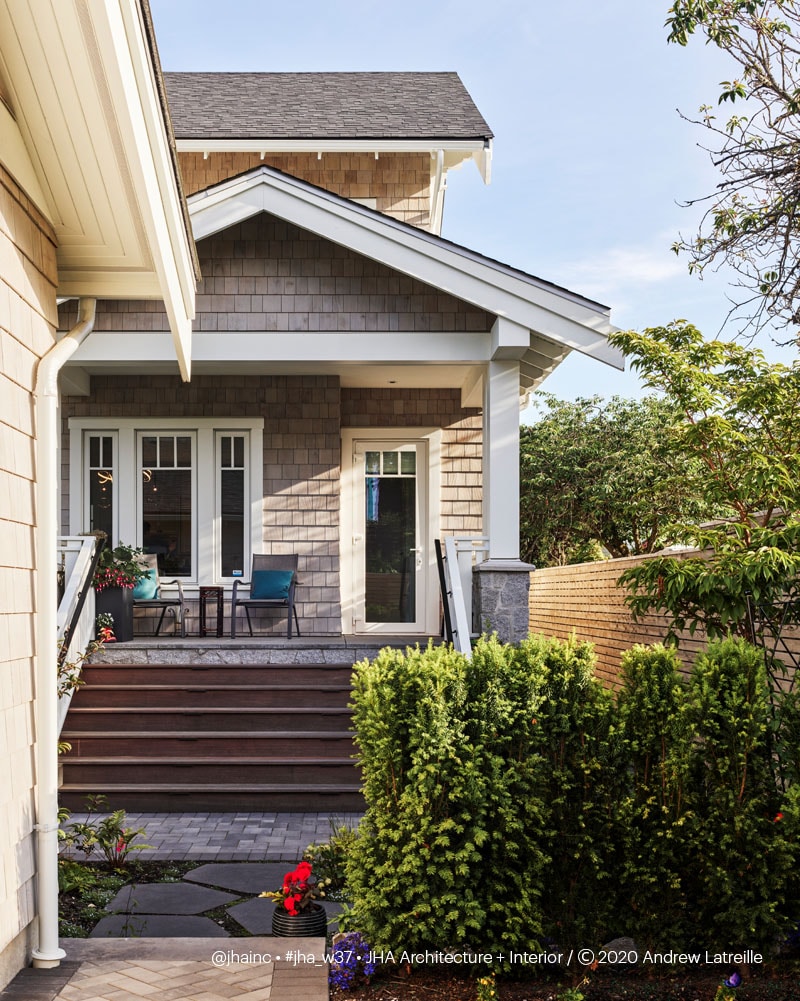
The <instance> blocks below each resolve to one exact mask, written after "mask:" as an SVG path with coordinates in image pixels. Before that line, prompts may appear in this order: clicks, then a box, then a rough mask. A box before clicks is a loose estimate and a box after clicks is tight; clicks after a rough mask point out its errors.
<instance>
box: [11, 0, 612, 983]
mask: <svg viewBox="0 0 800 1001" xmlns="http://www.w3.org/2000/svg"><path fill="white" fill-rule="evenodd" d="M44 68H46V69H47V72H46V73H45V72H43V70H44ZM70 109H73V110H72V111H70ZM74 109H80V114H76V113H75V110H74ZM170 119H171V120H170ZM491 154H492V134H491V131H490V129H489V128H488V126H487V125H486V123H485V121H484V120H483V118H482V116H481V115H480V113H479V112H478V110H477V108H476V107H475V105H474V103H473V102H472V100H471V98H470V97H469V95H468V94H467V92H466V91H465V89H464V87H463V85H462V84H461V82H460V80H459V79H458V77H457V76H456V75H455V74H451V73H442V74H438V73H433V74H419V73H411V74H388V73H387V74H383V73H381V74H357V73H356V74H162V73H161V71H160V67H159V64H158V57H157V53H156V47H155V39H154V37H153V31H152V25H151V22H150V17H149V11H148V8H147V3H146V0H117V2H115V3H113V4H112V3H110V2H109V3H97V4H95V3H92V4H87V3H85V2H84V0H45V2H43V3H41V4H37V6H36V20H35V24H34V20H33V13H32V9H31V7H30V6H29V5H28V4H27V3H25V2H23V0H0V199H1V201H0V248H1V252H0V349H1V350H2V372H0V378H1V379H2V388H1V389H0V407H2V412H1V413H0V484H2V494H0V496H2V498H3V504H2V509H0V535H1V536H2V539H3V541H4V543H5V544H4V545H3V547H2V553H0V564H1V565H0V574H2V579H3V585H4V586H3V589H2V591H3V595H4V597H3V599H2V600H3V605H2V606H0V637H2V642H0V714H1V715H0V723H1V724H2V726H0V815H1V816H2V817H3V818H4V824H3V825H0V877H2V878H0V985H2V984H3V983H5V982H6V981H7V980H8V979H10V977H11V976H12V975H13V973H14V972H15V971H16V970H17V969H18V968H19V967H20V966H21V965H23V964H24V963H25V962H27V961H28V959H29V958H30V956H31V955H33V957H34V961H35V962H36V963H38V964H39V965H43V966H46V965H53V964H56V963H58V962H59V959H60V956H61V953H60V950H59V948H58V943H57V926H56V925H55V917H54V911H53V902H54V899H55V890H54V879H55V861H56V823H55V808H56V798H57V774H56V772H57V769H56V754H55V723H54V703H55V687H54V686H55V650H54V648H53V647H54V645H53V643H52V638H53V637H54V635H55V588H54V586H53V584H54V581H53V574H52V569H53V567H54V564H55V539H56V536H57V534H58V533H69V534H73V533H84V532H88V531H92V530H96V529H103V530H104V531H106V532H107V533H108V534H109V535H110V537H111V538H112V540H113V541H123V542H127V543H131V544H136V545H142V546H144V547H145V548H146V549H148V550H149V551H151V552H154V553H157V554H158V556H159V562H160V565H161V567H162V570H163V571H164V574H163V575H164V576H165V577H167V578H170V577H176V578H180V579H181V580H182V583H183V586H184V589H185V591H186V592H187V594H188V596H189V598H190V601H196V598H197V594H198V590H199V587H200V586H201V585H205V584H215V585H221V586H223V587H224V588H225V589H226V590H228V591H229V590H230V588H231V587H232V584H233V582H234V581H236V580H237V579H242V578H244V579H245V580H246V579H247V577H248V575H249V567H250V560H251V557H252V555H253V554H254V553H261V552H266V553H270V552H271V553H286V552H291V553H297V554H298V556H299V574H300V580H301V587H300V589H299V591H298V596H297V597H298V611H299V613H300V624H301V628H302V629H303V633H304V635H306V636H314V635H330V634H340V633H344V634H370V635H376V636H380V635H382V634H386V635H391V636H397V635H399V634H403V635H407V636H409V637H413V636H422V635H428V634H434V635H435V634H437V633H438V631H439V616H440V603H439V593H438V586H437V577H436V564H435V557H434V546H433V544H434V540H436V539H438V538H441V537H442V536H444V535H448V534H455V535H480V536H485V537H487V538H488V559H487V560H486V561H485V563H483V564H482V565H481V573H480V574H478V575H477V578H478V595H479V607H480V608H481V611H482V614H483V622H484V623H485V624H489V625H490V626H492V627H493V628H498V629H499V630H500V632H501V634H502V635H504V636H507V637H508V638H515V637H517V636H519V635H521V634H522V633H524V631H525V628H526V623H527V580H528V576H527V567H526V566H525V565H524V564H522V563H520V561H519V541H518V498H519V476H518V424H519V404H520V398H521V396H522V395H524V394H525V393H526V392H527V391H528V390H530V389H531V388H533V387H535V386H536V385H538V384H539V383H540V382H541V381H542V380H543V379H544V378H545V377H546V376H547V374H548V373H549V372H550V371H552V369H553V368H554V367H555V366H556V365H558V364H559V362H560V361H561V360H562V359H563V358H564V357H565V356H566V355H567V354H568V353H569V352H570V351H572V350H578V351H582V352H585V353H587V354H589V355H591V356H593V357H596V358H597V359H598V360H600V361H604V362H607V363H609V364H612V365H619V364H620V359H619V357H618V355H617V354H616V352H614V351H613V350H612V349H610V348H609V346H608V343H607V339H606V335H607V333H608V331H609V330H610V329H611V328H610V325H609V313H608V310H607V308H606V307H604V306H602V305H600V304H597V303H595V302H593V301H591V300H588V299H586V298H584V297H582V296H580V295H577V294H575V293H572V292H569V291H567V290H565V289H561V288H558V287H557V286H554V285H552V284H551V283H548V282H546V281H543V280H541V279H539V278H536V277H534V276H532V275H528V274H525V273H524V272H522V271H520V270H518V269H515V268H513V267H511V266H509V265H506V264H502V263H500V262H497V261H494V260H491V259H489V258H487V257H485V256H483V255H481V254H480V253H478V252H476V251H473V250H470V249H467V248H465V247H461V246H457V245H454V244H452V243H450V242H448V241H447V240H445V239H443V238H442V237H441V235H440V233H441V221H442V212H443V204H444V198H445V192H446V188H447V182H448V178H449V176H450V172H451V171H453V170H456V169H458V168H459V167H464V168H465V169H466V166H467V164H468V161H473V163H474V164H475V165H476V166H477V169H479V170H480V171H481V174H482V176H483V177H484V179H485V180H486V181H487V182H488V180H489V178H490V172H491ZM198 281H199V284H196V283H197V282H198ZM59 303H60V305H59ZM258 626H259V629H260V630H262V631H263V632H265V633H271V632H276V631H279V630H282V628H283V623H282V622H281V621H280V620H278V619H273V618H272V617H270V614H269V613H267V614H266V615H265V616H264V617H263V619H262V621H260V622H259V623H258ZM140 628H141V629H142V630H147V629H148V628H150V625H149V623H147V622H142V623H140ZM192 629H193V630H194V631H196V625H195V624H194V622H192V623H191V624H190V630H192ZM34 693H35V694H34ZM37 882H38V889H37V892H36V894H35V893H34V886H35V884H36V883H37Z"/></svg>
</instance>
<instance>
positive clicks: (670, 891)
mask: <svg viewBox="0 0 800 1001" xmlns="http://www.w3.org/2000/svg"><path fill="white" fill-rule="evenodd" d="M680 666H681V665H680V661H679V660H678V657H677V654H676V653H675V651H674V649H672V648H671V647H669V648H666V647H663V646H661V645H658V646H654V647H644V646H635V647H633V648H632V649H631V650H628V651H627V652H626V653H625V654H624V655H623V657H622V661H621V665H620V677H621V681H622V687H621V689H620V691H619V693H618V695H617V712H618V715H619V725H620V727H621V730H622V735H623V740H624V743H625V752H626V757H627V761H628V775H629V778H630V785H629V787H628V789H627V790H626V792H625V795H624V796H623V798H622V800H621V802H620V816H621V819H622V820H623V821H624V823H623V824H622V838H623V850H622V855H623V858H624V862H623V864H622V866H621V870H620V873H621V884H622V887H621V897H622V900H623V902H624V906H625V907H630V913H631V917H630V923H629V924H627V925H626V926H625V927H626V931H627V933H628V934H630V935H631V936H632V937H633V938H634V939H635V940H636V942H637V943H639V945H640V946H642V947H645V948H651V947H653V946H654V945H655V944H656V943H659V944H660V945H662V946H666V947H667V948H676V947H680V946H681V945H683V944H684V943H685V942H686V941H687V933H688V932H689V931H690V930H691V928H692V925H693V920H694V919H693V915H692V914H691V912H690V910H689V909H688V903H687V901H688V893H687V887H686V885H685V879H684V873H685V871H686V868H687V864H688V859H689V857H690V855H691V849H690V846H689V844H688V843H687V840H686V837H685V827H684V825H685V823H686V820H687V809H688V804H687V795H686V788H685V786H686V781H685V778H686V777H685V774H684V768H683V763H682V762H681V761H680V756H679V753H680V749H681V748H683V747H685V745H686V740H687V736H688V734H687V729H686V726H685V724H684V720H683V717H682V715H681V706H682V704H683V698H684V689H683V684H682V682H681V680H680V677H679V674H678V671H679V670H680Z"/></svg>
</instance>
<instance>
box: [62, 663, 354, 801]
mask: <svg viewBox="0 0 800 1001" xmlns="http://www.w3.org/2000/svg"><path fill="white" fill-rule="evenodd" d="M250 653H251V654H252V651H251V652H250ZM351 676H352V667H351V666H350V665H348V664H341V663H337V664H330V665H329V664H325V663H319V662H313V663H312V662H310V663H308V664H263V663H253V664H241V663H214V664H202V665H199V664H196V663H180V664H173V663H161V664H150V663H145V664H91V665H88V666H87V667H86V668H85V669H84V672H83V679H84V682H85V684H84V685H82V686H81V687H80V688H79V689H78V690H77V692H76V693H75V695H74V697H73V700H72V704H71V706H70V709H69V712H68V714H67V720H66V723H65V726H64V730H63V733H62V739H63V740H65V741H66V742H68V743H69V744H70V745H71V747H72V750H71V751H70V752H69V753H67V754H65V755H63V756H62V758H61V771H62V775H63V785H62V789H61V800H62V802H63V804H64V805H65V806H67V807H69V808H70V809H72V810H80V809H82V808H83V807H84V806H85V800H86V797H87V796H88V795H90V794H92V793H103V794H104V795H106V796H107V797H108V800H109V803H110V805H111V806H112V807H113V808H117V807H122V808H124V809H126V810H150V811H160V810H164V811H169V812H175V811H184V810H188V811H192V810H206V809H207V810H216V811H224V810H245V809H246V810H258V811H261V810H278V809H280V810H314V811H317V810H340V811H361V810H363V809H364V802H363V798H362V796H361V794H360V791H359V789H360V773H359V769H358V766H357V763H356V760H355V756H354V741H353V734H352V731H351V726H352V717H351V710H350V709H349V702H350V698H351V687H350V684H351Z"/></svg>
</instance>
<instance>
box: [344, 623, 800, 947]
mask: <svg viewBox="0 0 800 1001" xmlns="http://www.w3.org/2000/svg"><path fill="white" fill-rule="evenodd" d="M678 669H679V661H678V660H677V656H676V654H675V651H674V650H673V649H672V648H665V647H662V646H656V647H653V648H645V647H635V648H634V649H633V650H631V651H629V652H628V653H627V654H626V656H625V658H624V660H623V664H622V674H621V681H622V687H621V689H620V691H619V693H618V694H617V697H616V698H615V697H614V696H612V695H611V694H610V693H609V692H608V691H606V690H605V689H603V688H602V686H601V685H600V684H599V683H598V682H597V680H596V679H595V678H594V677H593V654H592V651H591V648H590V647H589V646H588V645H587V644H581V643H577V642H575V641H574V640H573V641H570V642H562V641H558V640H552V639H545V638H544V637H541V636H539V637H532V638H531V639H529V640H528V641H526V642H524V643H522V644H520V645H519V646H518V647H511V646H503V645H501V644H499V643H498V642H497V641H496V639H491V640H486V639H484V640H482V641H480V642H479V643H478V644H477V645H476V648H475V651H474V654H473V659H472V661H471V662H468V661H466V660H465V659H464V658H463V657H462V656H461V655H459V654H457V653H454V652H453V651H452V649H449V648H445V647H432V646H431V647H429V648H428V649H427V650H420V649H416V650H408V651H406V652H405V653H402V652H400V651H397V650H389V649H386V650H383V651H382V652H381V653H380V655H379V656H378V657H377V658H376V660H374V661H373V662H372V663H366V662H365V663H362V664H360V665H357V669H356V673H355V676H354V713H355V720H356V731H357V745H358V748H359V756H360V759H361V763H362V767H363V773H364V784H365V792H366V799H367V813H366V816H365V817H364V820H363V821H362V824H361V826H360V827H359V831H358V836H357V838H356V839H355V841H354V842H353V844H352V845H351V846H350V847H349V850H348V852H347V859H346V869H347V877H348V890H349V893H350V894H351V895H352V907H351V908H349V909H348V910H347V914H346V917H345V921H346V924H347V927H348V928H357V929H359V930H361V931H363V932H364V933H365V934H366V935H367V937H368V938H369V941H370V942H371V943H373V944H374V947H375V948H377V949H379V950H386V949H391V950H394V951H399V950H404V949H412V950H422V949H425V948H436V949H446V948H449V947H452V948H464V947H467V946H470V945H472V946H474V945H475V944H476V943H480V945H481V951H486V952H493V953H499V952H504V953H506V955H507V954H508V952H509V951H510V950H512V949H515V950H523V949H526V950H528V951H531V950H533V951H536V949H537V948H539V946H537V945H536V943H540V942H542V941H543V939H544V938H545V936H547V937H552V938H553V939H554V940H555V941H556V942H557V943H558V945H559V947H560V948H561V949H562V950H565V951H566V950H568V949H570V948H572V947H580V946H586V945H589V946H593V947H597V945H598V944H599V943H601V942H603V941H607V940H608V938H610V937H613V935H615V934H619V933H620V932H623V933H625V934H630V935H632V936H633V937H635V938H636V940H637V941H639V943H640V945H641V946H643V947H648V948H652V949H676V950H678V951H686V950H687V949H688V948H693V949H694V948H699V947H701V946H703V947H706V948H709V949H713V950H714V951H719V950H728V949H729V948H730V947H731V944H732V943H747V947H748V948H754V949H758V950H760V951H763V952H765V953H769V952H770V951H771V949H772V946H773V944H774V943H775V942H777V941H779V936H780V934H781V933H782V931H784V930H785V928H786V926H787V924H788V923H789V922H790V921H791V920H792V919H793V920H794V921H796V920H797V914H796V913H795V912H794V907H795V902H796V901H797V899H800V877H798V875H797V871H798V865H797V863H798V862H800V839H799V838H798V835H800V783H798V772H797V757H798V752H797V740H796V734H797V727H798V722H800V717H798V705H797V700H796V699H794V697H793V696H788V695H781V696H780V697H779V698H778V700H777V702H776V700H775V696H774V693H772V692H771V691H770V686H769V683H768V676H767V673H766V670H765V665H764V660H763V655H762V654H761V652H760V651H759V650H757V649H756V648H754V647H752V646H750V645H748V644H747V643H745V642H744V641H742V640H732V639H728V640H724V641H722V642H718V643H712V644H711V645H710V646H709V648H708V651H707V652H706V653H704V654H703V655H701V656H700V657H699V658H698V661H697V664H696V666H695V669H694V672H693V674H692V675H691V677H690V680H689V681H688V682H684V681H682V680H681V679H680V677H679V674H678ZM781 756H784V757H785V765H784V768H783V775H784V779H785V781H784V786H783V787H780V786H779V785H778V784H777V783H776V780H775V776H774V774H773V772H774V766H775V761H776V760H777V759H779V758H781Z"/></svg>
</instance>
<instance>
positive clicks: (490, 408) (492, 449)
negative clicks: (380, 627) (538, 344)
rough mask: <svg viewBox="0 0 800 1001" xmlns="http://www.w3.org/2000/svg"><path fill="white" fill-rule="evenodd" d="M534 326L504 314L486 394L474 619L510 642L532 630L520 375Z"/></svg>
mask: <svg viewBox="0 0 800 1001" xmlns="http://www.w3.org/2000/svg"><path fill="white" fill-rule="evenodd" d="M529 344H530V331H529V330H526V329H525V328H523V327H521V326H520V325H519V324H516V323H512V322H511V321H510V320H506V319H504V318H502V317H498V319H497V320H496V322H495V324H494V327H493V328H492V360H491V361H490V362H489V364H488V366H487V371H486V378H485V380H484V399H483V534H484V535H487V536H488V537H489V558H488V559H487V560H485V561H484V562H483V563H479V564H478V565H477V566H476V567H475V575H474V585H475V586H474V598H475V600H474V603H473V613H474V617H475V619H476V620H477V621H475V622H474V623H473V624H474V626H476V627H477V629H478V630H479V631H480V632H485V633H497V635H498V637H499V638H500V640H501V641H502V642H504V643H518V642H520V640H523V639H525V637H526V636H527V635H528V631H529V630H528V621H529V614H528V593H529V590H530V572H531V570H533V567H532V566H529V565H528V564H527V563H523V562H522V561H521V560H520V558H519V388H520V387H519V377H520V359H521V358H522V357H523V356H524V354H525V351H527V349H528V346H529Z"/></svg>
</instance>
